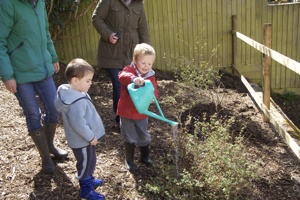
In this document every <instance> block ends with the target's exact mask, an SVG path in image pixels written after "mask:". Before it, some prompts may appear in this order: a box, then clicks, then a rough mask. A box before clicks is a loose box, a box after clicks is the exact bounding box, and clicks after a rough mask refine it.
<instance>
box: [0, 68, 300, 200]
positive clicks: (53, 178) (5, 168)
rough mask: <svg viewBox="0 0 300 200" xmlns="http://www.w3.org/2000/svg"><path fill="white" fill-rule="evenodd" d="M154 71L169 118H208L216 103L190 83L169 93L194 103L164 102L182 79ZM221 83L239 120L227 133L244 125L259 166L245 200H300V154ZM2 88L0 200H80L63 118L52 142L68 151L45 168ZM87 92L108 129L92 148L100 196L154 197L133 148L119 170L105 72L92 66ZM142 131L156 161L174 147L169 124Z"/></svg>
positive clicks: (227, 109)
mask: <svg viewBox="0 0 300 200" xmlns="http://www.w3.org/2000/svg"><path fill="white" fill-rule="evenodd" d="M64 69H65V66H64V65H63V64H61V71H60V72H59V73H58V74H55V75H54V76H53V78H54V81H55V84H56V86H57V87H58V86H59V85H60V84H63V83H66V80H65V78H64ZM155 71H156V78H157V80H158V90H159V99H158V100H159V104H160V107H161V109H162V111H163V113H164V115H165V117H166V118H167V119H170V120H173V121H177V119H180V120H181V122H182V121H183V120H184V119H185V116H187V114H191V115H192V116H193V117H197V118H198V119H200V120H204V119H203V116H204V115H205V116H206V118H207V119H206V120H208V119H209V117H210V116H211V115H213V114H214V112H215V106H214V105H213V104H207V103H204V101H199V99H198V98H197V97H196V96H195V95H194V92H195V90H196V89H195V88H192V89H190V90H189V89H188V90H186V91H185V93H184V95H182V96H176V97H175V99H176V101H177V102H179V103H181V102H183V104H184V105H189V103H190V102H191V101H194V102H196V104H195V105H194V107H192V108H190V107H188V106H186V107H185V106H181V105H180V104H173V103H172V102H170V101H166V100H164V98H166V97H167V96H174V94H175V92H176V91H174V88H175V86H176V85H179V86H180V83H178V82H176V81H175V79H174V74H173V73H172V72H167V71H159V70H155ZM222 82H223V83H224V85H225V88H223V92H224V93H225V94H226V95H225V99H224V102H223V106H222V109H221V111H220V114H221V115H222V116H232V115H236V114H238V118H239V119H240V120H241V121H240V122H239V123H238V122H236V123H235V124H234V126H232V130H231V131H232V132H233V133H235V132H236V133H238V132H239V130H240V129H241V128H242V127H244V132H243V134H244V136H245V141H244V143H245V145H246V152H247V154H248V157H249V162H255V161H257V160H261V161H260V166H259V169H258V171H257V173H258V175H259V179H258V180H255V181H253V186H252V187H251V188H248V189H245V192H244V193H245V195H246V196H248V197H249V199H300V161H299V159H298V158H297V157H296V156H295V155H294V154H293V152H292V150H291V149H290V148H289V147H288V146H287V145H286V144H285V142H284V141H283V139H282V138H281V136H280V135H279V134H278V132H277V131H276V129H275V128H274V126H273V125H272V124H271V123H264V122H262V115H261V114H262V112H261V111H260V110H259V108H258V106H257V105H255V103H254V102H253V101H252V99H251V97H250V95H249V93H248V92H247V90H246V88H245V87H244V86H243V84H242V82H241V81H239V79H238V77H235V76H231V75H224V76H223V78H222ZM0 90H1V91H0V93H1V96H0V103H1V106H0V112H1V113H0V117H1V120H0V127H1V134H0V173H1V175H0V199H51V200H52V199H80V197H79V184H78V181H77V180H76V178H75V174H76V167H75V166H76V160H75V158H74V155H73V154H72V151H71V149H70V148H69V147H68V145H67V143H66V139H65V136H64V131H63V125H62V118H61V117H60V119H59V123H58V128H57V134H56V138H55V144H56V145H57V146H59V147H61V148H63V149H66V150H68V151H69V156H68V158H67V159H64V160H57V159H55V158H53V161H54V163H55V166H56V171H55V173H54V174H50V175H49V174H43V173H42V172H41V162H40V157H39V154H38V151H37V149H36V147H35V146H34V144H33V142H32V140H31V138H30V137H29V136H28V134H27V128H26V123H25V118H24V115H23V112H22V109H21V108H20V106H19V105H18V101H17V100H16V98H15V97H14V95H12V94H10V93H9V92H8V91H7V90H6V89H5V88H4V85H3V83H1V86H0ZM89 94H90V96H91V98H92V100H93V102H94V105H95V107H96V109H97V111H98V112H99V114H100V116H101V118H102V120H103V122H104V126H105V129H106V137H105V138H103V139H101V140H100V141H99V142H98V144H97V147H96V151H97V166H96V170H95V173H94V176H95V177H96V178H101V179H103V181H104V184H103V185H102V186H101V187H98V188H97V189H96V191H97V192H99V193H102V194H104V195H105V196H106V198H107V199H114V200H115V199H159V198H160V197H159V196H157V195H154V194H152V193H145V190H144V189H145V184H146V183H147V182H149V181H150V177H155V176H157V173H156V168H157V167H156V166H154V167H151V168H149V167H146V166H145V165H143V164H142V163H141V162H140V161H139V158H140V152H139V149H138V148H136V152H135V163H136V165H137V167H138V170H137V172H134V173H130V172H128V171H127V170H126V169H125V168H124V145H123V141H122V138H121V135H120V132H119V128H118V127H117V126H116V124H115V121H114V113H113V110H112V85H111V82H110V78H109V76H108V74H107V73H106V72H105V71H103V70H100V69H98V70H96V73H95V76H94V84H93V85H92V87H91V89H90V91H89ZM201 100H208V96H207V94H205V93H203V97H202V98H201ZM279 105H280V104H279ZM298 105H299V104H298ZM280 106H281V105H280ZM155 107H156V106H155V104H154V105H151V106H150V110H151V111H153V112H157V109H156V108H155ZM284 111H286V110H284ZM288 114H291V115H292V116H289V117H291V118H293V116H295V119H298V118H299V112H295V111H291V112H289V113H288ZM295 124H296V123H295ZM298 125H299V124H298ZM298 127H299V126H298ZM192 129H193V127H190V130H191V131H192ZM148 130H149V132H150V134H151V136H152V142H151V146H150V156H151V159H152V160H153V161H154V162H155V163H158V157H159V156H160V155H166V154H167V153H169V152H171V150H172V145H171V143H172V135H171V129H170V126H169V124H167V123H166V122H162V121H160V120H157V119H153V118H149V126H148ZM143 193H144V194H143Z"/></svg>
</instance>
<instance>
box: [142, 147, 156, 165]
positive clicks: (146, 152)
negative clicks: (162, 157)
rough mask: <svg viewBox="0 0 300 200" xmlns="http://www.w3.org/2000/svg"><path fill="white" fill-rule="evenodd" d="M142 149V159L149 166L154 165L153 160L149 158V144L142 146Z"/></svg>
mask: <svg viewBox="0 0 300 200" xmlns="http://www.w3.org/2000/svg"><path fill="white" fill-rule="evenodd" d="M140 150H141V161H142V162H143V163H145V164H146V165H147V166H149V167H151V166H152V165H153V162H152V160H150V158H149V145H147V146H145V147H140Z"/></svg>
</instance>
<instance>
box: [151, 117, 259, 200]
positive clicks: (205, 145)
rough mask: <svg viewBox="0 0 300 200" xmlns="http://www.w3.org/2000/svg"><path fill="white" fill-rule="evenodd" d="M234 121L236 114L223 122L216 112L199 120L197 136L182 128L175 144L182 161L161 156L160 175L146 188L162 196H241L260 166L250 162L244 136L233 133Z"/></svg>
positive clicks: (187, 197)
mask: <svg viewBox="0 0 300 200" xmlns="http://www.w3.org/2000/svg"><path fill="white" fill-rule="evenodd" d="M190 118H191V117H190ZM190 121H191V120H187V123H190ZM233 122H234V117H233V118H231V119H229V120H227V121H221V120H218V119H217V118H216V115H215V116H213V117H212V118H211V120H210V122H199V121H198V122H196V123H195V131H194V134H193V135H191V134H188V133H187V131H185V130H182V135H181V137H180V139H179V141H178V142H175V143H178V146H176V147H175V148H178V154H179V155H178V156H179V159H178V163H176V160H177V159H174V158H173V157H172V155H171V154H168V155H167V156H166V157H161V158H160V163H159V164H158V165H157V168H158V170H157V173H158V176H157V177H154V178H152V179H151V180H150V181H149V182H148V183H147V184H146V188H147V189H148V190H149V191H150V192H152V193H154V194H156V195H158V196H159V197H161V198H162V199H237V198H239V197H241V194H242V191H243V189H244V188H245V187H249V186H250V185H251V180H253V179H255V178H256V177H257V175H256V173H255V172H256V169H257V165H251V164H250V163H249V162H248V160H247V155H246V154H245V153H244V152H243V149H244V145H243V143H242V141H243V137H242V136H239V137H232V136H231V135H230V134H229V132H228V131H229V129H230V126H231V124H232V123H233ZM242 131H243V130H241V133H242ZM199 136H201V137H199ZM199 138H204V139H203V140H200V139H199Z"/></svg>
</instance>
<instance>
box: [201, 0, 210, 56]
mask: <svg viewBox="0 0 300 200" xmlns="http://www.w3.org/2000/svg"><path fill="white" fill-rule="evenodd" d="M207 2H208V1H206V0H202V13H203V14H202V16H203V18H202V23H203V32H202V44H203V58H204V59H206V58H208V56H209V55H210V53H209V52H208V11H207V8H208V6H207Z"/></svg>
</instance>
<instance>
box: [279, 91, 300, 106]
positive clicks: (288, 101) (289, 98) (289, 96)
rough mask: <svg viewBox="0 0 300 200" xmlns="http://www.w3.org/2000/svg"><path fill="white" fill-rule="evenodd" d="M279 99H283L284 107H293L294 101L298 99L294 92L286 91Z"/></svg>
mask: <svg viewBox="0 0 300 200" xmlns="http://www.w3.org/2000/svg"><path fill="white" fill-rule="evenodd" d="M280 97H282V98H283V99H285V102H284V105H294V104H295V101H297V100H299V99H300V97H299V96H298V95H296V93H295V92H288V91H286V92H285V93H284V94H282V95H280Z"/></svg>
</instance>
